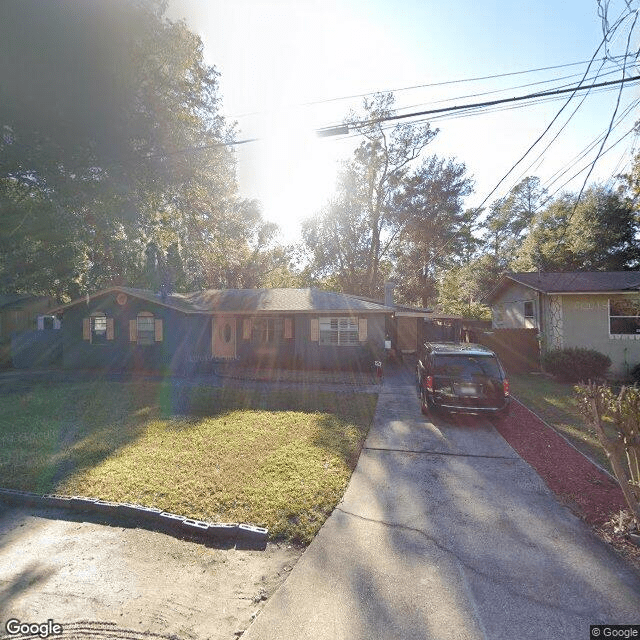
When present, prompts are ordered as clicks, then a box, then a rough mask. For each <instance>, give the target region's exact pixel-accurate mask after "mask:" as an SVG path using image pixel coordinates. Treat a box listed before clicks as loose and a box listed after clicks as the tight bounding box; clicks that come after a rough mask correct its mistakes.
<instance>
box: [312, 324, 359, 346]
mask: <svg viewBox="0 0 640 640" xmlns="http://www.w3.org/2000/svg"><path fill="white" fill-rule="evenodd" d="M358 338H359V334H358V320H357V319H356V318H320V344H329V345H337V346H344V345H357V344H358V342H359V339H358Z"/></svg>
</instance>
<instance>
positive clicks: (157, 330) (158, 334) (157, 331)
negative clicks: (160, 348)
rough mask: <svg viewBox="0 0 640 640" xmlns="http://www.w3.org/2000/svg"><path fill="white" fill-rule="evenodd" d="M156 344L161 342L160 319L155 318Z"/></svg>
mask: <svg viewBox="0 0 640 640" xmlns="http://www.w3.org/2000/svg"><path fill="white" fill-rule="evenodd" d="M155 330H156V336H155V338H156V342H162V318H156V321H155Z"/></svg>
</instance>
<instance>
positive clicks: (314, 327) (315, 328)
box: [309, 318, 320, 342]
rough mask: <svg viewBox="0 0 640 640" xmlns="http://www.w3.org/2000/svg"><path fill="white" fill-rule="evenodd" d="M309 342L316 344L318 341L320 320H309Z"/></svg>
mask: <svg viewBox="0 0 640 640" xmlns="http://www.w3.org/2000/svg"><path fill="white" fill-rule="evenodd" d="M309 339H310V340H311V342H318V340H319V339H320V319H319V318H311V336H310V338H309Z"/></svg>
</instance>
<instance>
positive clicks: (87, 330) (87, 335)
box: [82, 318, 91, 342]
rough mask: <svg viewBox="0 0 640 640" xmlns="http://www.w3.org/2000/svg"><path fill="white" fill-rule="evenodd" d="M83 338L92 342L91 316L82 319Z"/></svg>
mask: <svg viewBox="0 0 640 640" xmlns="http://www.w3.org/2000/svg"><path fill="white" fill-rule="evenodd" d="M82 339H83V340H88V341H89V342H91V318H84V319H83V320H82Z"/></svg>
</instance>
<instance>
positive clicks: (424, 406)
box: [420, 391, 429, 416]
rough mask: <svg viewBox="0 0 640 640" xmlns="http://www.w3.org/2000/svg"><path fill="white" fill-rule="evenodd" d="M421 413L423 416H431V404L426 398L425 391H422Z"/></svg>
mask: <svg viewBox="0 0 640 640" xmlns="http://www.w3.org/2000/svg"><path fill="white" fill-rule="evenodd" d="M420 411H422V413H423V415H425V416H427V415H429V404H428V402H427V399H426V397H425V394H424V391H420Z"/></svg>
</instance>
